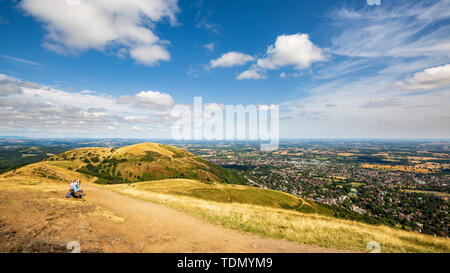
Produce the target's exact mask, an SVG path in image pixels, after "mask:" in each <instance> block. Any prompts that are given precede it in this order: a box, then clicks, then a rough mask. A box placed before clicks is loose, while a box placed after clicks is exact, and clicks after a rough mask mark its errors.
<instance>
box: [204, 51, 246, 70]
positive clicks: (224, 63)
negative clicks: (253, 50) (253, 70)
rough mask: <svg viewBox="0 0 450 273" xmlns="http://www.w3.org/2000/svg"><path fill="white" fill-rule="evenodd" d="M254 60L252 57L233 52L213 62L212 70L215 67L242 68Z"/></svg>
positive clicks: (211, 63)
mask: <svg viewBox="0 0 450 273" xmlns="http://www.w3.org/2000/svg"><path fill="white" fill-rule="evenodd" d="M253 60H254V58H253V57H252V56H250V55H247V54H244V53H241V52H236V51H231V52H228V53H225V54H223V55H222V56H220V58H218V59H215V60H211V62H210V65H211V67H212V68H215V67H232V66H240V65H244V64H246V63H248V62H251V61H253Z"/></svg>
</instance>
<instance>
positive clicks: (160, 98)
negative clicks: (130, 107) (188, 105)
mask: <svg viewBox="0 0 450 273" xmlns="http://www.w3.org/2000/svg"><path fill="white" fill-rule="evenodd" d="M117 101H118V102H119V103H123V104H136V105H138V106H139V107H141V108H148V109H157V108H164V107H170V106H172V105H173V104H174V101H173V98H172V96H170V95H169V94H165V93H161V92H159V91H141V92H139V93H138V94H136V95H135V96H133V97H131V96H128V95H126V96H122V97H120V98H118V99H117Z"/></svg>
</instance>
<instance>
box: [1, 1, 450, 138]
mask: <svg viewBox="0 0 450 273" xmlns="http://www.w3.org/2000/svg"><path fill="white" fill-rule="evenodd" d="M369 2H370V1H369ZM372 2H377V1H372ZM0 35H1V36H2V42H1V43H0V135H21V136H36V137H140V138H160V137H170V125H171V124H172V122H173V121H174V117H173V116H172V115H171V114H170V109H171V108H172V107H173V106H175V105H177V104H182V105H191V104H192V103H193V101H194V97H195V96H201V97H202V98H203V101H204V103H217V104H219V105H238V104H242V105H250V104H253V105H271V104H279V105H280V118H281V119H280V137H282V138H446V139H448V138H450V126H449V124H450V0H430V1H415V0H413V1H411V0H408V1H406V0H405V1H403V0H395V1H394V0H385V1H383V0H382V1H381V5H369V4H368V3H367V1H366V0H348V1H345V0H342V1H324V0H318V1H298V0H292V1H291V0H286V1H283V2H282V4H280V2H279V1H269V0H260V1H258V2H257V4H256V2H255V1H218V0H217V1H214V0H200V1H177V0H89V1H88V0H22V1H5V0H3V1H1V0H0Z"/></svg>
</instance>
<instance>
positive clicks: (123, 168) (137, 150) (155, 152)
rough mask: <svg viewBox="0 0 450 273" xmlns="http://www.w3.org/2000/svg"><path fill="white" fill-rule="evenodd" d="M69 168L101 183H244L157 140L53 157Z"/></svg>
mask: <svg viewBox="0 0 450 273" xmlns="http://www.w3.org/2000/svg"><path fill="white" fill-rule="evenodd" d="M47 161H53V162H60V163H61V164H62V162H65V164H66V165H67V164H68V166H67V168H68V169H70V170H76V171H78V172H81V173H84V174H87V175H90V176H95V177H97V178H98V180H97V183H100V184H116V183H131V182H139V181H152V180H160V179H173V178H189V179H196V180H199V181H202V182H206V183H229V184H246V179H245V178H244V177H242V176H239V175H238V174H237V173H236V172H235V171H233V170H229V169H225V168H223V167H220V166H216V165H213V164H211V163H209V162H207V161H205V160H203V159H201V158H199V157H197V156H195V155H194V154H192V153H190V152H188V151H186V150H183V149H180V148H176V147H171V146H167V145H163V144H157V143H150V142H146V143H140V144H136V145H131V146H125V147H122V148H118V149H115V148H79V149H75V150H70V151H67V152H64V153H62V154H59V155H55V156H52V157H50V158H48V159H47Z"/></svg>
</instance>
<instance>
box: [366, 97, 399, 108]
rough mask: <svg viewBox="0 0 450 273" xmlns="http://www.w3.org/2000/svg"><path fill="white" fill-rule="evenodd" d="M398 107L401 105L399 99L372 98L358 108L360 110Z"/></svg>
mask: <svg viewBox="0 0 450 273" xmlns="http://www.w3.org/2000/svg"><path fill="white" fill-rule="evenodd" d="M399 105H401V102H400V100H399V99H396V98H373V99H370V100H369V101H368V102H366V103H365V104H363V105H361V106H359V107H361V108H382V107H392V106H399Z"/></svg>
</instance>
